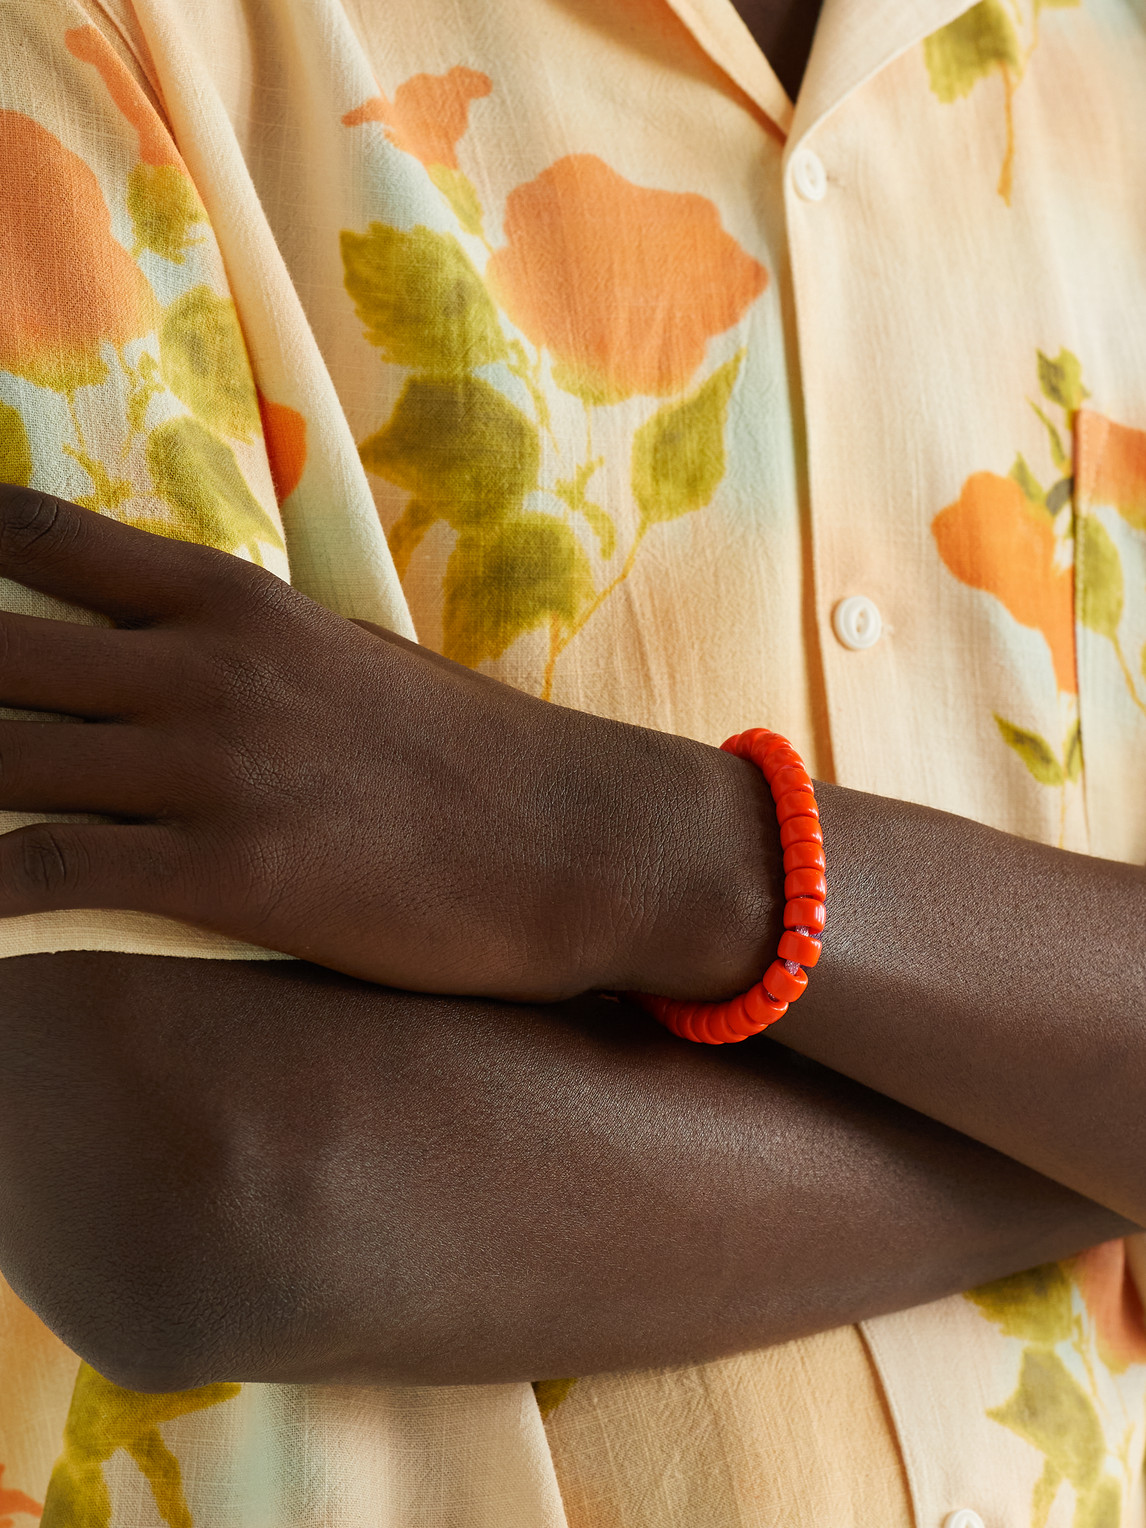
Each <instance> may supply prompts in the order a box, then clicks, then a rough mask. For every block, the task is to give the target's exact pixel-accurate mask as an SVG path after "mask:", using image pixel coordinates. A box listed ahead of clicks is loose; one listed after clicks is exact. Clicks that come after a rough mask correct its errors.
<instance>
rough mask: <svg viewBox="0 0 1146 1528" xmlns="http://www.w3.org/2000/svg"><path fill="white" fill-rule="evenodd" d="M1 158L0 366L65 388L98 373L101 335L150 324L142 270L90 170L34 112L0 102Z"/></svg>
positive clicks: (150, 299) (125, 334)
mask: <svg viewBox="0 0 1146 1528" xmlns="http://www.w3.org/2000/svg"><path fill="white" fill-rule="evenodd" d="M0 164H3V165H4V198H3V203H2V204H0V292H3V294H4V316H3V319H2V320H0V370H4V371H10V372H13V373H15V374H16V375H17V376H21V377H26V378H27V379H28V380H29V381H31V382H35V383H37V384H39V385H40V386H42V387H51V388H54V389H56V390H57V391H58V392H64V393H70V392H71V391H72V390H73V389H74V388H76V387H84V386H88V385H92V384H95V383H99V382H102V381H103V380H104V378H105V377H106V375H107V366H106V363H105V362H104V360H103V359H102V357H101V354H100V347H101V345H102V344H103V343H104V342H105V341H106V342H109V343H111V344H112V345H116V346H121V345H124V344H126V343H127V341H129V340H133V339H138V338H139V337H140V336H142V335H144V334H147V333H148V331H149V330H150V329H151V328H152V327H153V325H154V322H155V318H156V314H157V309H156V304H155V298H154V295H153V294H152V291H151V288H150V286H149V285H148V282H147V279H146V277H145V276H144V275H143V273H142V272H141V271H140V270H139V269H138V268H137V267H136V265H135V262H134V261H133V260H132V258H131V256H130V255H129V254H128V252H127V250H126V249H124V247H123V245H122V244H120V243H118V242H117V241H116V239H115V238H114V237H113V235H112V231H111V214H110V213H109V211H108V207H107V203H106V202H105V201H104V196H103V191H102V190H101V188H100V183H99V181H98V180H97V179H96V177H95V175H94V173H93V172H92V170H91V169H89V167H88V166H87V165H86V164H85V163H84V162H83V160H82V159H80V158H79V157H78V156H77V155H75V154H73V153H72V151H71V150H70V149H68V148H65V146H64V145H63V144H62V143H61V142H60V140H59V139H58V138H56V137H54V136H53V135H52V134H51V133H49V132H48V131H47V130H46V129H45V128H43V127H41V126H40V124H39V123H38V122H35V121H33V119H32V118H31V117H28V116H25V115H24V114H23V113H22V112H17V111H0Z"/></svg>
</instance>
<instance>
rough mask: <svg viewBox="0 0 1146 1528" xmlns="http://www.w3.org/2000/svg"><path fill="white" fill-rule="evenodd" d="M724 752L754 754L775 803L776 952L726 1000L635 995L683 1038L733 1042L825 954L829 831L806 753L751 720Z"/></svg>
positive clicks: (758, 1023) (771, 1020)
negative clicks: (779, 900)
mask: <svg viewBox="0 0 1146 1528" xmlns="http://www.w3.org/2000/svg"><path fill="white" fill-rule="evenodd" d="M720 746H721V748H723V749H724V751H725V752H726V753H735V754H738V755H739V756H740V758H742V759H748V760H750V761H751V762H752V763H753V764H755V765H757V767H758V768H759V769H760V771H761V772H762V774H763V776H764V778H765V780H767V782H768V784H769V786H770V787H771V790H772V799H773V801H775V803H776V821H777V822H778V824H779V827H780V847H781V848H782V849H783V851H784V897H785V902H784V932H783V934H782V935H781V938H780V945H779V949H778V950H777V952H776V959H775V960H774V961H773V962H772V964H771V965H770V966H769V967H768V969H767V971H765V973H764V975H763V977H762V978H761V979H760V981H758V982H757V983H756V985H755V986H754V987H752V988H750V990H749V991H747V992H745V993H743V994H742V995H741V996H740V997H734V998H731V999H729V1001H728V1002H725V1003H689V1002H679V1001H676V1000H674V999H673V998H667V997H654V996H652V995H651V994H649V993H645V992H633V993H630V994H629V996H630V997H631V998H632V999H633V1001H634V1002H637V1003H639V1004H640V1005H641V1007H642V1008H644V1009H646V1010H647V1011H648V1012H649V1013H651V1014H652V1015H653V1017H654V1018H655V1019H659V1020H660V1022H661V1023H662V1024H663V1025H664V1026H665V1027H666V1029H671V1030H672V1032H673V1034H674V1035H679V1036H680V1037H681V1039H682V1040H698V1041H700V1042H701V1043H702V1044H704V1045H728V1044H730V1043H731V1042H733V1041H736V1040H747V1039H748V1037H749V1036H750V1035H758V1034H759V1033H760V1031H761V1030H762V1029H767V1028H768V1026H769V1024H775V1022H776V1020H777V1019H780V1018H783V1016H784V1014H785V1013H787V1011H788V1005H789V1003H794V1002H795V1001H796V999H797V998H798V997H799V996H800V994H801V993H802V992H803V990H804V988H805V987H806V986H807V985H808V973H807V971H806V970H804V969H802V968H803V967H808V968H809V969H810V968H811V967H812V966H814V965H815V964H816V961H817V960H819V958H820V940H821V939H822V938H823V933H824V902H825V898H826V894H827V885H826V883H825V880H824V835H823V833H822V832H821V831H820V810H819V807H818V806H817V805H816V797H815V792H814V791H813V789H812V779H811V776H810V775H809V774H808V772H807V770H806V769H805V768H804V761H803V760H802V759H801V758H800V755H799V754H798V753H797V752H796V750H795V749H794V748H793V747H792V745H791V743H789V742H788V740H787V738H783V737H781V736H780V734H779V733H778V732H769V731H767V730H766V729H765V728H763V727H753V728H752V729H751V730H750V731H749V732H741V733H738V734H737V735H736V736H735V737H730V738H729V739H728V741H727V742H724V743H721V745H720Z"/></svg>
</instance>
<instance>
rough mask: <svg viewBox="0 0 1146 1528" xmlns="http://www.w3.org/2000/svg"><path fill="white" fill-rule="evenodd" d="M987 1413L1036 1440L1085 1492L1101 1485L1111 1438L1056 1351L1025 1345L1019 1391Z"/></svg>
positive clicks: (1024, 1435) (1059, 1469)
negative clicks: (1107, 1447)
mask: <svg viewBox="0 0 1146 1528" xmlns="http://www.w3.org/2000/svg"><path fill="white" fill-rule="evenodd" d="M987 1415H988V1416H989V1417H991V1418H993V1420H994V1421H996V1422H999V1423H1001V1424H1002V1426H1003V1427H1007V1428H1009V1429H1010V1430H1011V1432H1013V1433H1017V1434H1018V1436H1019V1437H1020V1438H1025V1439H1026V1440H1027V1442H1028V1443H1032V1444H1033V1445H1034V1446H1035V1448H1037V1449H1038V1450H1039V1451H1040V1453H1042V1454H1044V1455H1045V1456H1046V1458H1047V1459H1049V1460H1050V1461H1051V1464H1052V1465H1053V1466H1054V1468H1055V1470H1057V1471H1058V1473H1059V1474H1060V1475H1063V1476H1065V1477H1066V1479H1067V1480H1069V1481H1070V1483H1071V1484H1072V1485H1073V1486H1074V1488H1075V1490H1076V1491H1078V1492H1079V1493H1080V1494H1081V1493H1083V1492H1086V1491H1090V1490H1093V1488H1094V1487H1095V1486H1097V1484H1098V1479H1099V1471H1100V1469H1101V1468H1102V1462H1103V1460H1104V1459H1105V1457H1106V1439H1105V1438H1104V1436H1103V1433H1102V1426H1101V1424H1100V1422H1099V1420H1098V1413H1097V1411H1096V1410H1095V1407H1094V1402H1093V1401H1092V1400H1091V1398H1090V1396H1089V1395H1087V1393H1086V1391H1085V1390H1083V1388H1082V1386H1081V1385H1080V1384H1079V1383H1078V1381H1077V1380H1076V1379H1075V1378H1074V1376H1073V1375H1072V1374H1071V1372H1070V1370H1069V1369H1068V1368H1067V1367H1066V1365H1065V1364H1064V1363H1063V1361H1062V1359H1061V1358H1059V1356H1058V1354H1057V1353H1054V1352H1052V1351H1051V1350H1050V1349H1049V1348H1044V1347H1029V1348H1026V1349H1025V1350H1024V1352H1023V1361H1022V1368H1021V1369H1020V1371H1019V1383H1018V1386H1017V1388H1016V1390H1015V1392H1014V1394H1013V1395H1012V1396H1011V1397H1010V1399H1009V1400H1007V1401H1005V1402H1004V1403H1003V1405H1001V1406H996V1407H994V1408H993V1409H992V1410H990V1411H988V1413H987Z"/></svg>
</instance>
